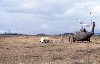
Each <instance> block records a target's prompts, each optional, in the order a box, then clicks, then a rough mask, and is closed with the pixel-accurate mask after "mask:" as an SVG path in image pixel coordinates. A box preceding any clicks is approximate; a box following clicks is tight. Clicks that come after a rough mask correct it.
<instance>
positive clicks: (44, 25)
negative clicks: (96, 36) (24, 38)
mask: <svg viewBox="0 0 100 64" xmlns="http://www.w3.org/2000/svg"><path fill="white" fill-rule="evenodd" d="M90 12H91V15H90ZM76 19H79V20H82V21H84V22H85V23H87V24H90V23H91V21H90V20H91V19H92V20H93V21H94V22H96V27H95V32H96V33H97V32H100V21H99V20H100V0H0V33H4V32H8V30H11V32H15V33H24V34H38V33H44V34H60V33H66V32H74V31H77V30H79V29H80V27H81V25H80V23H79V22H78V21H77V20H76ZM86 29H88V31H91V29H90V28H89V27H86Z"/></svg>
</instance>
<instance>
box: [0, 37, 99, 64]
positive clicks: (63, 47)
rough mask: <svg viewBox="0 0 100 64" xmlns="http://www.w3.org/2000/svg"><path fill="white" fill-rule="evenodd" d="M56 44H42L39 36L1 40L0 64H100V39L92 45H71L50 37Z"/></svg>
mask: <svg viewBox="0 0 100 64" xmlns="http://www.w3.org/2000/svg"><path fill="white" fill-rule="evenodd" d="M49 37H50V38H51V39H52V40H55V41H56V43H40V42H39V40H40V37H39V36H29V37H27V36H20V37H5V39H2V38H1V39H0V64H100V42H99V41H100V38H99V36H95V37H94V36H93V37H92V38H91V41H92V42H91V43H69V42H68V39H67V37H64V43H60V40H61V39H60V36H49Z"/></svg>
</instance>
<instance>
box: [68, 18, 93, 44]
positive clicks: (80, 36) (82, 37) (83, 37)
mask: <svg viewBox="0 0 100 64" xmlns="http://www.w3.org/2000/svg"><path fill="white" fill-rule="evenodd" d="M91 21H92V20H91ZM79 22H80V24H82V25H85V26H88V27H90V28H91V31H90V32H88V31H86V29H85V28H83V27H82V28H81V29H80V31H75V33H73V35H69V36H68V39H69V42H71V43H72V42H75V41H82V42H83V41H87V42H90V38H91V36H92V35H94V28H95V22H91V25H92V26H89V25H88V24H85V23H84V22H83V21H80V20H79Z"/></svg>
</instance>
